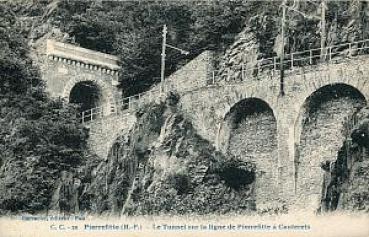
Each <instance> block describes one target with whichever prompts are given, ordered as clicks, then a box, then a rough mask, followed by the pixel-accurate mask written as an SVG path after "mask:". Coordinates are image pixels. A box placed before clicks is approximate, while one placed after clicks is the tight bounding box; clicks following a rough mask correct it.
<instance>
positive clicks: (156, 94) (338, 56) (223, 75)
mask: <svg viewBox="0 0 369 237" xmlns="http://www.w3.org/2000/svg"><path fill="white" fill-rule="evenodd" d="M324 51H325V53H324V55H321V48H316V49H310V50H305V51H300V52H294V53H291V54H286V55H285V57H284V60H283V69H284V70H294V69H295V68H297V67H302V66H305V67H306V66H310V65H311V66H312V65H316V64H319V63H320V62H321V63H323V62H325V63H328V64H329V63H332V62H335V63H338V62H339V61H342V60H345V59H347V58H350V57H353V56H357V55H363V54H369V39H367V40H361V41H357V42H353V43H346V44H339V45H333V46H328V47H326V48H325V49H324ZM281 68H282V66H281V62H280V58H279V57H272V58H263V59H260V60H258V61H257V62H256V64H255V65H253V66H247V65H244V64H242V65H239V68H238V70H235V69H233V70H232V71H233V72H235V71H236V72H237V73H234V75H231V70H227V71H226V72H225V71H221V70H214V71H211V72H210V74H211V75H210V77H209V79H206V83H205V85H206V86H211V85H218V84H219V82H220V81H226V82H229V81H232V80H234V81H248V79H251V78H257V77H262V76H265V73H270V74H271V75H272V76H276V75H277V74H278V73H279V71H280V69H281ZM311 70H314V69H311ZM194 72H195V70H194ZM306 72H307V71H306V70H305V71H304V73H306ZM171 83H175V82H171ZM197 85H199V87H197ZM155 87H156V88H160V89H153V90H149V91H146V92H143V93H139V94H137V95H133V96H130V97H127V98H123V99H122V100H120V101H117V102H115V103H113V104H110V105H106V106H105V107H104V106H100V107H97V108H92V109H90V110H86V111H84V112H82V113H81V122H82V123H84V122H88V121H92V120H94V119H97V118H101V117H104V116H107V115H110V114H119V113H122V112H123V111H126V112H129V111H132V110H133V109H134V108H137V106H139V104H142V103H147V102H151V101H154V100H156V99H160V98H161V97H163V96H164V95H165V94H166V93H167V92H169V91H171V90H172V89H173V87H174V88H175V86H174V85H167V84H165V82H164V83H158V84H157V85H156V86H155ZM201 87H204V81H198V80H196V81H194V82H193V86H192V88H201Z"/></svg>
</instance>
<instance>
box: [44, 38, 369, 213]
mask: <svg viewBox="0 0 369 237" xmlns="http://www.w3.org/2000/svg"><path fill="white" fill-rule="evenodd" d="M367 43H369V41H368V42H366V41H362V42H358V43H352V44H347V45H340V46H337V47H335V46H334V47H331V48H328V52H329V55H327V57H328V60H327V61H326V63H324V64H319V63H318V64H315V63H312V59H313V57H312V55H313V54H312V51H310V52H307V53H306V52H304V53H301V54H299V53H296V54H294V55H289V57H287V58H288V60H286V62H285V63H286V68H288V70H287V71H286V76H285V86H284V88H285V95H284V96H281V95H280V88H279V83H280V82H279V73H278V71H277V70H273V69H276V59H270V60H267V63H265V60H264V61H259V62H258V63H257V65H256V66H255V68H252V69H245V68H243V67H242V69H241V71H240V73H236V74H235V75H236V76H232V77H228V78H227V77H225V80H221V79H220V75H217V72H215V71H214V68H213V63H212V62H213V60H212V57H213V56H212V53H211V52H204V53H202V54H200V55H199V56H198V57H197V58H195V59H193V60H192V61H191V62H189V63H188V64H187V65H185V66H183V67H182V68H181V69H180V70H178V71H177V72H175V73H174V74H172V75H171V76H170V77H168V78H167V80H166V82H165V84H164V85H162V89H163V90H164V91H177V92H178V93H180V94H181V99H180V107H181V109H182V112H183V113H184V114H185V116H186V117H187V118H188V119H190V120H191V121H192V123H193V124H194V127H195V128H196V129H197V132H198V133H199V134H200V135H201V136H203V137H204V138H206V139H208V140H209V141H211V142H212V143H213V144H214V145H215V147H216V148H217V149H219V150H220V151H222V152H224V153H225V154H228V155H234V156H238V157H240V158H242V159H245V160H251V161H253V162H255V164H256V166H257V182H256V184H255V185H256V189H255V190H256V196H257V200H258V201H259V203H260V205H262V204H263V203H270V202H273V201H276V200H285V201H286V202H288V203H289V204H291V203H292V204H293V205H291V208H299V209H300V208H308V209H316V208H317V207H318V206H319V202H320V200H321V195H322V182H323V174H324V172H323V170H322V169H321V168H320V164H321V162H325V161H334V160H335V159H336V157H337V152H338V150H339V149H340V147H341V146H342V144H343V143H342V142H343V140H344V139H345V138H346V137H347V129H348V128H350V126H351V125H350V123H351V119H350V118H352V115H353V114H354V113H355V111H356V110H357V109H358V108H360V107H362V106H365V105H366V104H367V102H368V100H369V56H367V55H365V53H368V51H367V48H369V47H366V45H368V44H367ZM346 46H347V47H346ZM306 55H308V56H306ZM44 58H45V59H44V63H43V67H42V70H43V72H44V73H43V76H44V80H45V81H46V83H47V87H48V90H49V92H50V94H51V95H52V96H55V97H62V98H65V100H66V101H69V102H73V103H82V104H83V106H85V107H84V108H85V109H87V110H86V111H85V112H83V114H82V122H84V124H85V125H86V126H87V127H89V128H90V140H89V145H90V148H91V149H92V150H93V151H95V152H96V154H98V155H99V156H100V157H101V158H102V159H106V158H107V157H108V154H109V151H110V149H111V147H112V146H113V144H114V142H115V141H116V139H117V138H118V137H119V136H121V135H123V134H124V133H126V132H128V131H129V129H130V128H131V127H132V126H133V124H134V123H135V120H136V118H135V115H134V114H135V113H134V111H135V110H136V108H137V107H139V106H140V105H142V104H145V103H148V102H152V101H160V100H161V99H163V98H164V97H165V93H160V91H161V90H160V88H161V86H160V85H156V86H154V87H153V88H152V90H150V91H148V92H145V93H143V94H140V95H137V96H133V97H130V98H126V99H123V100H122V98H121V97H122V96H121V94H120V93H119V92H118V89H117V87H116V86H117V80H118V74H119V72H118V71H119V60H118V58H116V57H114V56H111V55H107V54H102V53H99V52H94V51H91V50H87V49H83V48H80V47H76V46H72V45H69V44H64V43H59V42H55V41H52V40H48V42H47V46H46V49H45V50H44ZM294 58H295V59H294ZM296 58H297V59H296ZM299 60H300V61H299ZM301 60H305V61H307V63H301ZM265 65H267V67H268V68H267V67H265ZM299 65H300V66H299ZM301 65H304V66H301ZM262 67H264V68H265V70H262ZM255 72H256V73H255Z"/></svg>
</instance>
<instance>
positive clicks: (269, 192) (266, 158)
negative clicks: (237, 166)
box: [219, 97, 278, 205]
mask: <svg viewBox="0 0 369 237" xmlns="http://www.w3.org/2000/svg"><path fill="white" fill-rule="evenodd" d="M219 138H221V139H222V141H219V144H220V150H222V151H223V153H225V154H227V155H228V156H230V157H232V156H236V157H239V158H240V159H243V160H245V161H250V162H253V163H254V164H255V165H256V169H257V174H256V177H257V180H256V183H255V195H256V200H257V205H258V203H259V204H260V203H263V202H265V201H266V200H267V199H269V198H271V199H272V198H274V197H275V195H274V194H276V192H277V185H278V181H277V177H278V168H277V163H278V133H277V119H276V117H275V115H274V112H273V110H272V108H271V107H270V106H269V104H268V103H267V102H265V101H264V100H262V99H259V98H255V97H251V98H246V99H242V100H240V101H239V102H237V103H236V104H234V105H233V106H232V107H231V108H230V110H229V112H228V113H227V114H226V115H225V116H224V119H223V124H222V126H221V129H220V134H219Z"/></svg>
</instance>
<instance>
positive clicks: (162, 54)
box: [160, 25, 168, 93]
mask: <svg viewBox="0 0 369 237" xmlns="http://www.w3.org/2000/svg"><path fill="white" fill-rule="evenodd" d="M167 32H168V30H167V25H164V26H163V42H162V47H161V75H160V82H161V83H160V84H161V86H160V93H162V92H163V89H164V87H163V82H164V77H165V48H166V44H167Z"/></svg>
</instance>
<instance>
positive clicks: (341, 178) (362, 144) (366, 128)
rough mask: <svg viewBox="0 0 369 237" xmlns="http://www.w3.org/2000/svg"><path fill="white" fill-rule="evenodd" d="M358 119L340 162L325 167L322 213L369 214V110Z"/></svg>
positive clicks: (361, 113)
mask: <svg viewBox="0 0 369 237" xmlns="http://www.w3.org/2000/svg"><path fill="white" fill-rule="evenodd" d="M355 120H357V121H358V123H357V124H356V125H355V127H354V128H353V129H352V132H351V134H350V137H348V139H346V141H345V142H344V144H343V146H342V148H341V150H340V151H339V153H338V157H337V161H335V162H326V163H324V164H322V168H323V169H324V170H325V171H326V175H325V178H326V182H325V184H326V185H325V187H324V189H323V190H325V192H324V194H325V196H324V198H323V200H322V207H321V210H322V211H333V210H348V211H352V210H355V211H361V212H369V191H368V190H369V152H368V151H369V109H368V108H364V109H362V110H361V111H360V112H359V113H358V114H357V115H356V116H355Z"/></svg>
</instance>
